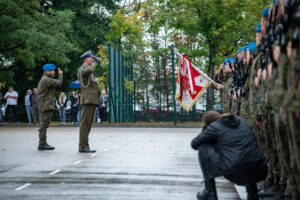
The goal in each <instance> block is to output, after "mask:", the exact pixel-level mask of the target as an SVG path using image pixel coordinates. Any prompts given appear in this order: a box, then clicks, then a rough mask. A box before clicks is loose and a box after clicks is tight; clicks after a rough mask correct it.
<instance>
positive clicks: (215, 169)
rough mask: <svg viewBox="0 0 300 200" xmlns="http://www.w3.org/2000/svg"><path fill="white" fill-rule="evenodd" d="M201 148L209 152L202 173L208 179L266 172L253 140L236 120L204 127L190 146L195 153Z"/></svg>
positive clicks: (230, 117)
mask: <svg viewBox="0 0 300 200" xmlns="http://www.w3.org/2000/svg"><path fill="white" fill-rule="evenodd" d="M202 144H208V145H210V146H211V148H212V149H210V151H208V154H209V155H207V156H206V157H207V159H208V160H207V162H206V163H207V165H209V166H208V167H207V172H206V173H207V174H208V176H209V177H210V178H213V177H218V176H226V175H232V174H247V173H250V172H251V173H253V172H264V171H265V170H266V165H265V160H264V157H263V153H262V152H261V150H260V149H259V147H258V145H257V141H256V139H255V136H254V134H253V132H252V130H251V128H250V127H249V125H248V124H247V123H246V122H245V120H243V119H242V118H240V117H237V116H234V115H229V116H226V117H223V118H221V119H218V120H216V121H214V122H213V123H211V124H210V125H209V126H207V127H205V128H204V129H203V130H202V132H201V133H200V134H199V135H198V136H197V137H196V138H195V139H193V141H192V144H191V145H192V148H193V149H195V150H197V149H199V147H200V146H201V145H202ZM199 156H201V155H199Z"/></svg>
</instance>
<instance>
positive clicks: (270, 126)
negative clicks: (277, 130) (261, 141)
mask: <svg viewBox="0 0 300 200" xmlns="http://www.w3.org/2000/svg"><path fill="white" fill-rule="evenodd" d="M263 126H264V131H263V132H264V133H263V136H264V138H265V145H266V148H267V149H266V154H267V159H268V160H267V165H268V176H267V177H268V178H267V179H268V180H269V181H270V182H271V183H273V184H274V185H279V183H280V173H281V167H280V163H279V161H278V152H277V144H276V140H275V137H274V115H273V114H272V109H271V108H267V109H266V110H265V113H264V115H263Z"/></svg>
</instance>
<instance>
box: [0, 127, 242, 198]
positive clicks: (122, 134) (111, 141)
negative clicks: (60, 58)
mask: <svg viewBox="0 0 300 200" xmlns="http://www.w3.org/2000/svg"><path fill="white" fill-rule="evenodd" d="M37 130H38V128H37V127H17V126H16V127H5V126H3V127H0V199H1V200H2V199H3V200H10V199H22V200H24V199H30V200H35V199H45V200H47V199H55V200H56V199H64V200H69V199H100V200H102V199H103V200H115V199H116V200H117V199H118V200H170V199H172V200H174V199H178V200H193V199H195V200H196V193H197V192H198V191H201V190H203V187H204V184H203V183H201V182H202V181H203V176H202V174H201V170H200V167H199V164H198V159H197V152H196V151H193V150H192V149H191V148H190V141H191V140H192V139H193V137H194V136H195V135H197V134H198V133H199V132H200V129H199V128H116V127H113V128H112V127H103V128H101V127H93V128H92V132H91V134H90V147H91V149H96V150H97V153H96V154H79V153H78V135H79V134H78V127H51V128H49V130H48V143H49V144H50V145H53V146H55V148H56V149H55V150H54V151H38V150H37V145H38V133H37ZM216 181H217V190H218V196H219V199H220V200H223V199H224V200H236V199H240V197H239V195H238V193H237V190H236V188H235V186H234V185H233V184H232V183H229V182H228V181H226V180H225V179H223V178H218V179H217V180H216Z"/></svg>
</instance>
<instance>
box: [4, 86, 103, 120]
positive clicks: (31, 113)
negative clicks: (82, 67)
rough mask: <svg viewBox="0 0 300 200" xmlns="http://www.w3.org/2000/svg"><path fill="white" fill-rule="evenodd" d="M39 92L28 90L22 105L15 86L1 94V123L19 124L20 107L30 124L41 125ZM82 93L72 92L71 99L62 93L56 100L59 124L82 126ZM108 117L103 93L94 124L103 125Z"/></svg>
mask: <svg viewBox="0 0 300 200" xmlns="http://www.w3.org/2000/svg"><path fill="white" fill-rule="evenodd" d="M37 99H38V90H37V88H33V89H32V90H31V89H28V90H27V93H26V96H25V98H24V104H20V103H19V102H20V100H19V95H18V92H17V91H15V90H14V88H13V86H9V87H8V91H7V92H6V93H5V95H3V94H2V93H1V92H0V122H2V123H6V122H7V121H8V120H10V119H12V120H14V121H15V122H16V124H19V116H18V107H20V106H24V107H25V109H26V116H27V122H28V124H37V123H39V108H38V100H37ZM79 102H80V92H77V91H76V90H72V92H71V94H70V95H69V97H67V96H66V94H65V92H60V94H59V96H58V97H57V100H56V107H57V110H58V113H59V118H58V120H59V122H60V124H61V125H65V124H66V121H69V122H70V125H74V124H80V117H81V105H80V103H79ZM107 116H108V95H106V92H105V91H103V92H102V95H101V96H100V98H99V106H98V107H96V108H95V115H94V122H95V123H98V124H100V123H102V122H103V121H106V120H107Z"/></svg>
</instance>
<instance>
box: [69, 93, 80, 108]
mask: <svg viewBox="0 0 300 200" xmlns="http://www.w3.org/2000/svg"><path fill="white" fill-rule="evenodd" d="M70 101H71V109H77V108H78V98H77V97H74V96H73V95H71V96H70Z"/></svg>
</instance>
